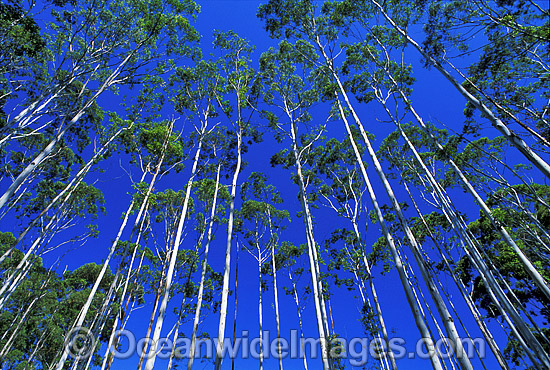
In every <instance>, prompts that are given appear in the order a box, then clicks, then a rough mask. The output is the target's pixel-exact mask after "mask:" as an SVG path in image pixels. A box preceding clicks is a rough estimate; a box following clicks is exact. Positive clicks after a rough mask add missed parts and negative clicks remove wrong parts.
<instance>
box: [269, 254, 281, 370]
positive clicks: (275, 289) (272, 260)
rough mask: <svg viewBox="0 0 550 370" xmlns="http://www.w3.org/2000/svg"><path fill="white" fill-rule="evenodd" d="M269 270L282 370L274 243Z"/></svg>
mask: <svg viewBox="0 0 550 370" xmlns="http://www.w3.org/2000/svg"><path fill="white" fill-rule="evenodd" d="M271 268H272V269H273V296H274V299H275V323H276V325H277V352H278V354H279V370H283V354H282V353H283V352H282V349H281V328H280V325H279V323H280V318H279V293H278V291H277V266H276V265H275V243H272V244H271Z"/></svg>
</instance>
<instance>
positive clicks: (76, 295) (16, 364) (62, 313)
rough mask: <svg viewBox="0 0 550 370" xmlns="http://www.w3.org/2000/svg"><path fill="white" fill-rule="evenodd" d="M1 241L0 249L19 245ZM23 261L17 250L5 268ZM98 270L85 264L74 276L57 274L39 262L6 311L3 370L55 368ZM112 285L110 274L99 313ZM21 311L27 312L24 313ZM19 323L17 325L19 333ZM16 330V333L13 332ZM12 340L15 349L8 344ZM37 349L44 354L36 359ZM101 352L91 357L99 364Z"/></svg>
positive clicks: (10, 240) (99, 298)
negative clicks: (29, 367)
mask: <svg viewBox="0 0 550 370" xmlns="http://www.w3.org/2000/svg"><path fill="white" fill-rule="evenodd" d="M0 239H1V241H0V245H1V247H2V249H6V248H8V247H9V245H10V244H13V243H14V242H15V238H14V237H13V236H9V235H8V236H7V237H6V234H2V236H1V237H0ZM22 257H23V253H22V252H21V251H19V250H16V251H14V254H13V256H12V257H10V258H9V259H7V260H5V261H4V262H3V263H2V267H5V266H6V264H13V263H17V261H18V260H20V259H21V258H22ZM11 259H15V260H14V261H11ZM100 270H101V266H99V265H96V264H87V265H83V266H81V267H79V268H78V269H76V270H74V271H65V272H64V273H63V274H57V273H55V272H54V271H52V269H46V268H45V267H43V262H42V259H41V258H38V259H36V260H35V261H34V263H33V265H32V269H31V271H30V273H29V278H28V279H26V280H25V281H24V282H23V284H22V285H21V286H19V287H18V288H17V289H16V290H15V292H14V293H13V294H12V295H11V296H10V298H9V300H8V302H7V304H6V306H5V307H4V309H3V310H2V315H1V318H0V326H1V331H2V333H3V336H2V340H0V343H2V346H3V353H2V356H1V357H2V363H3V366H4V367H6V368H21V365H22V364H28V365H31V366H34V367H40V366H41V367H43V368H47V367H49V366H51V365H53V364H55V361H56V356H57V354H58V352H57V349H58V348H60V347H61V346H62V345H63V342H64V332H65V331H66V330H69V328H70V326H71V323H72V320H74V319H75V318H76V316H77V315H78V313H79V312H78V310H79V308H80V306H81V304H83V303H84V302H85V300H86V298H87V294H88V292H89V290H90V288H91V287H92V285H93V283H94V282H95V279H96V276H97V274H98V273H99V272H100ZM112 279H113V274H112V273H111V272H110V271H109V272H108V273H107V274H106V275H105V279H104V281H103V284H102V285H101V286H100V288H99V292H98V294H97V296H96V297H95V299H94V302H93V307H94V308H99V307H100V305H101V302H102V300H103V297H104V296H105V295H106V294H107V291H108V289H109V285H110V282H111V281H112ZM22 307H25V310H23V311H22V310H21V308H22ZM89 316H91V314H90V315H89ZM21 319H24V320H21ZM113 320H114V317H113V316H110V317H109V318H108V321H111V322H112V321H113ZM15 323H18V324H17V326H16V327H15V325H14V324H15ZM15 328H16V329H17V330H15V331H14V329H15ZM7 334H9V336H8V335H7ZM106 334H107V333H106V332H102V333H100V334H99V336H98V339H99V341H100V342H104V341H106V339H107V336H106ZM9 340H11V343H8V341H9ZM36 349H40V354H39V355H38V356H36ZM97 349H98V348H94V349H93V350H92V357H94V358H95V359H96V360H97V359H98V353H97Z"/></svg>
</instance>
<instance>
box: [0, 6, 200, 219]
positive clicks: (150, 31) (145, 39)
mask: <svg viewBox="0 0 550 370" xmlns="http://www.w3.org/2000/svg"><path fill="white" fill-rule="evenodd" d="M100 10H101V11H100ZM196 11H197V6H196V4H195V3H193V2H192V1H187V0H185V1H178V2H176V3H173V2H170V3H164V2H149V1H138V2H135V3H134V2H132V3H128V4H124V5H121V4H119V3H118V2H116V1H109V0H107V1H103V2H102V3H101V4H98V3H97V2H95V1H91V2H85V3H82V4H81V3H75V4H71V7H70V8H68V9H65V10H64V11H62V12H61V11H55V12H54V14H53V17H54V22H53V25H52V27H51V29H52V37H51V40H52V42H51V45H49V47H50V48H51V51H52V54H53V55H55V56H56V57H57V58H60V60H55V59H54V60H52V64H53V66H54V67H53V69H54V70H56V72H55V73H54V77H53V78H52V79H51V80H52V82H53V85H52V84H51V83H47V84H46V85H45V86H44V88H43V89H42V90H41V89H36V90H37V92H36V93H34V92H33V94H29V98H30V99H29V100H30V101H27V99H25V100H24V102H23V104H22V109H19V110H18V111H17V113H16V117H15V118H13V119H11V120H10V122H9V123H8V124H7V125H6V127H7V128H10V129H11V130H12V132H10V133H9V134H8V135H10V134H12V133H13V132H14V131H13V130H15V131H17V130H19V129H21V128H25V127H26V126H28V125H30V124H31V123H32V122H34V121H37V122H38V125H45V127H46V131H45V134H44V135H45V136H44V135H39V136H43V139H44V144H43V145H41V146H40V147H39V148H38V150H36V153H35V154H33V155H32V156H31V158H29V159H28V160H26V161H25V162H23V164H22V167H23V169H22V170H21V171H19V173H17V174H15V175H14V177H15V178H14V180H13V182H12V183H11V184H10V185H9V186H8V188H7V190H6V191H5V192H4V194H3V195H2V196H1V197H0V208H2V207H4V206H5V205H6V203H7V202H8V201H9V200H10V199H11V198H12V196H13V195H14V194H15V193H16V191H17V189H19V188H20V187H21V186H22V185H23V183H24V182H25V181H26V180H27V179H28V178H29V177H30V176H31V175H32V174H33V173H34V171H36V169H37V168H38V167H39V166H40V165H41V164H42V163H43V162H44V161H46V160H47V159H49V158H50V157H51V156H52V154H53V153H54V152H55V150H56V149H57V147H58V145H59V144H60V143H61V142H62V141H63V139H64V138H65V137H70V136H71V135H72V136H75V137H77V138H79V137H80V139H81V141H82V142H83V143H84V144H85V143H86V131H88V129H90V128H92V127H93V126H97V125H98V123H99V122H98V118H100V117H99V116H98V109H99V108H98V107H97V98H98V97H99V96H100V95H102V94H103V93H104V92H105V91H107V90H109V89H113V88H115V86H117V85H121V84H124V83H131V84H133V85H137V84H139V83H140V79H141V76H142V75H147V74H149V73H155V74H161V73H162V72H163V70H164V69H166V68H167V67H169V66H170V65H171V63H169V62H168V60H167V59H168V58H171V57H173V56H176V57H177V56H183V55H191V54H193V51H194V49H193V48H192V47H191V46H190V45H192V43H194V42H196V41H197V40H198V35H197V33H196V31H195V30H194V29H193V27H192V26H191V25H190V23H189V20H188V17H190V16H193V15H194V13H196ZM121 20H123V21H121ZM122 34H124V35H125V37H119V36H120V35H122ZM58 80H61V81H60V83H57V81H58ZM91 86H94V87H91ZM35 96H36V98H34V97H35ZM82 119H84V121H82ZM33 157H34V158H33Z"/></svg>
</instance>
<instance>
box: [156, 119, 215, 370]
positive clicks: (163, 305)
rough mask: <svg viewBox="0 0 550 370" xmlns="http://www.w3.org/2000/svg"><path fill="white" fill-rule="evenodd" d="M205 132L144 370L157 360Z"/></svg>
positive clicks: (171, 257) (189, 186)
mask: <svg viewBox="0 0 550 370" xmlns="http://www.w3.org/2000/svg"><path fill="white" fill-rule="evenodd" d="M205 131H206V125H204V127H203V130H202V132H201V133H200V138H199V145H198V148H197V151H196V153H195V158H194V160H193V168H192V169H191V177H190V178H189V181H187V187H186V190H185V200H184V201H183V207H182V210H181V215H180V219H179V222H178V228H177V232H176V239H175V241H174V246H173V248H172V251H171V256H170V263H169V265H168V271H167V273H166V279H165V285H164V292H163V297H162V302H161V304H160V308H159V315H158V317H157V322H156V325H155V331H154V333H153V339H152V341H151V348H150V349H149V355H148V356H147V357H148V358H147V362H146V363H145V370H153V367H154V365H155V360H156V358H157V353H156V351H157V344H158V340H159V338H160V332H161V330H162V326H163V324H164V318H165V316H166V308H167V307H168V300H169V298H170V288H171V287H172V279H173V276H174V270H175V267H176V261H177V257H178V250H179V246H180V244H181V238H182V234H183V225H184V223H185V219H186V217H187V210H188V206H189V198H190V197H191V187H192V185H193V181H194V179H195V175H196V173H197V167H198V163H199V157H200V152H201V148H202V140H203V137H204V133H205Z"/></svg>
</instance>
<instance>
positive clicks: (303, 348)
mask: <svg viewBox="0 0 550 370" xmlns="http://www.w3.org/2000/svg"><path fill="white" fill-rule="evenodd" d="M288 278H289V279H290V282H291V283H292V293H294V302H295V303H296V312H297V313H298V324H299V325H300V349H301V353H302V355H303V356H302V359H303V360H304V370H308V368H307V358H306V355H305V353H306V352H305V346H304V328H303V326H302V311H301V309H300V299H299V298H298V291H297V290H296V283H295V282H294V279H293V277H292V272H291V271H290V267H289V268H288Z"/></svg>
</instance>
